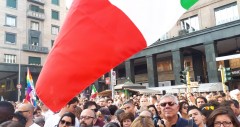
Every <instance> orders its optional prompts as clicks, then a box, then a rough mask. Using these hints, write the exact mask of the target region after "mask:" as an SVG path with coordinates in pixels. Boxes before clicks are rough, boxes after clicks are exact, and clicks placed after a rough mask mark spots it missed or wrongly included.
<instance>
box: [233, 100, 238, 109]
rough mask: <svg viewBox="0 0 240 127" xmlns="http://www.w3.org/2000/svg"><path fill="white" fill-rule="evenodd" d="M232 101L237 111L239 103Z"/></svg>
mask: <svg viewBox="0 0 240 127" xmlns="http://www.w3.org/2000/svg"><path fill="white" fill-rule="evenodd" d="M232 101H233V104H234V106H235V107H236V108H237V109H239V102H238V101H237V100H234V99H233V100H232Z"/></svg>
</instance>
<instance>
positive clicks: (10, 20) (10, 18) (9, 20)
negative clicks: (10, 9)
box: [5, 15, 16, 26]
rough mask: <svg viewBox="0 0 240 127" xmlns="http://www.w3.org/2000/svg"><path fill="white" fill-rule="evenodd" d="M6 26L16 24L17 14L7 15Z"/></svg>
mask: <svg viewBox="0 0 240 127" xmlns="http://www.w3.org/2000/svg"><path fill="white" fill-rule="evenodd" d="M5 24H6V26H16V16H11V15H6V21H5Z"/></svg>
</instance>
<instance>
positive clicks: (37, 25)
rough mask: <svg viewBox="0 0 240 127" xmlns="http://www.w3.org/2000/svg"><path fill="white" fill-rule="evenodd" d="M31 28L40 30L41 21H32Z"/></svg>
mask: <svg viewBox="0 0 240 127" xmlns="http://www.w3.org/2000/svg"><path fill="white" fill-rule="evenodd" d="M31 30H36V31H39V23H38V22H34V21H32V22H31Z"/></svg>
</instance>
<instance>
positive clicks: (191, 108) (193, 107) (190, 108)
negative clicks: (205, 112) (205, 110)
mask: <svg viewBox="0 0 240 127" xmlns="http://www.w3.org/2000/svg"><path fill="white" fill-rule="evenodd" d="M193 109H196V110H198V111H199V112H200V113H201V114H202V112H201V110H200V109H199V108H198V107H196V106H195V105H191V106H188V109H187V113H188V112H189V111H191V110H193Z"/></svg>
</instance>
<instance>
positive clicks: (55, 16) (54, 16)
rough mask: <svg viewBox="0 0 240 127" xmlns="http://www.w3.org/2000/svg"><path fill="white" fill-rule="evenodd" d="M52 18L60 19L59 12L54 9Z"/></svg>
mask: <svg viewBox="0 0 240 127" xmlns="http://www.w3.org/2000/svg"><path fill="white" fill-rule="evenodd" d="M52 19H56V20H59V12H58V11H54V10H52Z"/></svg>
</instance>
